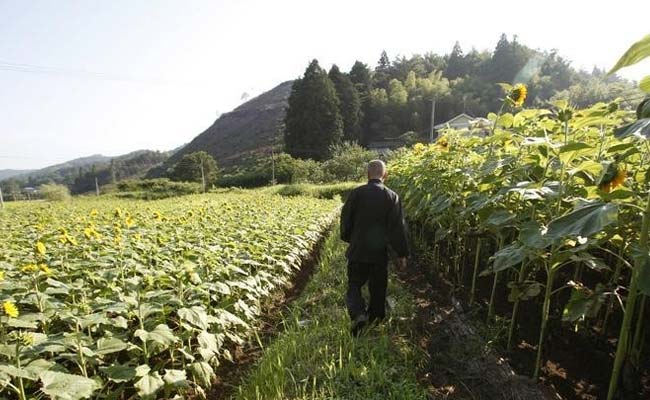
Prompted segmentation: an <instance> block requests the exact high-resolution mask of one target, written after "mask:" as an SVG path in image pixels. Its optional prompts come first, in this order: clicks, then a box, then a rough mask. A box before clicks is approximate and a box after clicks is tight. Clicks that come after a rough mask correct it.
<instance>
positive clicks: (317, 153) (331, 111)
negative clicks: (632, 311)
mask: <svg viewBox="0 0 650 400" xmlns="http://www.w3.org/2000/svg"><path fill="white" fill-rule="evenodd" d="M284 124H285V127H286V129H285V136H284V143H285V148H286V151H287V152H288V153H289V154H290V155H291V156H293V157H297V158H303V159H306V158H312V159H314V160H324V159H327V158H328V157H329V156H330V146H332V145H334V144H337V143H340V142H341V139H342V137H343V120H342V119H341V114H340V112H339V99H338V96H337V94H336V89H335V88H334V84H333V83H332V81H331V80H330V79H329V78H328V76H327V73H326V72H325V71H324V70H323V69H322V68H321V67H320V66H319V65H318V60H313V61H312V62H311V63H310V64H309V66H308V67H307V69H306V70H305V74H304V76H303V77H302V78H300V79H297V80H296V81H295V82H294V84H293V87H292V88H291V94H290V95H289V107H288V108H287V113H286V116H285V118H284Z"/></svg>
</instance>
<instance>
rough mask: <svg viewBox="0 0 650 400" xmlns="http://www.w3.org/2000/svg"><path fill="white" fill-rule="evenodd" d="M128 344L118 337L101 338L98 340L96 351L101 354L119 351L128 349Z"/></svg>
mask: <svg viewBox="0 0 650 400" xmlns="http://www.w3.org/2000/svg"><path fill="white" fill-rule="evenodd" d="M126 347H127V345H126V343H124V342H123V341H121V340H120V339H118V338H101V339H99V340H97V349H96V350H95V353H97V354H100V355H105V354H111V353H117V352H118V351H122V350H124V349H126Z"/></svg>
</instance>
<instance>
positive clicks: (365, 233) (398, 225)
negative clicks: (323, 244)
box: [341, 179, 408, 263]
mask: <svg viewBox="0 0 650 400" xmlns="http://www.w3.org/2000/svg"><path fill="white" fill-rule="evenodd" d="M341 239H343V240H344V241H345V242H348V243H350V246H348V250H347V252H346V256H347V258H348V260H350V261H353V262H361V263H381V262H384V263H385V262H387V260H388V248H387V246H388V245H389V244H390V246H391V247H392V248H393V250H395V252H396V253H397V255H398V257H406V256H408V247H407V243H406V227H405V223H404V215H403V212H402V205H401V203H400V200H399V196H398V195H397V193H395V192H393V191H392V190H390V189H389V188H387V187H386V186H384V185H383V183H382V182H381V180H379V179H371V180H369V181H368V184H366V185H363V186H359V187H358V188H356V189H354V190H353V191H352V192H351V193H350V195H349V196H348V199H347V200H346V202H345V205H344V206H343V211H342V212H341Z"/></svg>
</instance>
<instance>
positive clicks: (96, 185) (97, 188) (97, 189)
mask: <svg viewBox="0 0 650 400" xmlns="http://www.w3.org/2000/svg"><path fill="white" fill-rule="evenodd" d="M95 194H96V195H97V196H99V183H97V177H95Z"/></svg>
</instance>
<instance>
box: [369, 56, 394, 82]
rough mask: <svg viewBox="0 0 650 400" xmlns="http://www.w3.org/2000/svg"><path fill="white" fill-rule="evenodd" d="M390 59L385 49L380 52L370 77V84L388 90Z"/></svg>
mask: <svg viewBox="0 0 650 400" xmlns="http://www.w3.org/2000/svg"><path fill="white" fill-rule="evenodd" d="M390 69H391V68H390V60H389V59H388V55H387V54H386V51H385V50H384V51H382V52H381V56H380V57H379V62H378V63H377V67H376V68H375V74H374V75H373V77H372V86H373V87H375V88H381V89H386V90H388V83H389V82H390V79H391V76H390Z"/></svg>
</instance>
